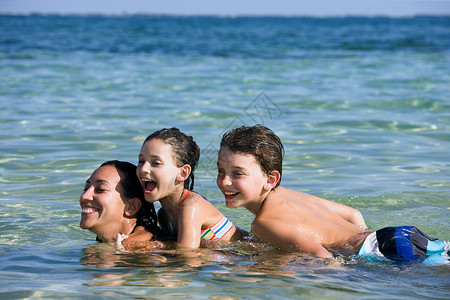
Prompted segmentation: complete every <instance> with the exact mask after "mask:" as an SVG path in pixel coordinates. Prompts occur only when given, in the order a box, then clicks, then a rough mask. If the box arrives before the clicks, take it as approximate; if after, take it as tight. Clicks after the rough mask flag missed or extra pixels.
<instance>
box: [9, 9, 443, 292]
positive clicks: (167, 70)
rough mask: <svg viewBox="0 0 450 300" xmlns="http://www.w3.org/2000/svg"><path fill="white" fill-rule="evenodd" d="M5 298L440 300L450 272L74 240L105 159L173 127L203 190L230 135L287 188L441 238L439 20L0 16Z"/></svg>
mask: <svg viewBox="0 0 450 300" xmlns="http://www.w3.org/2000/svg"><path fill="white" fill-rule="evenodd" d="M0 76H1V80H0V129H1V133H0V134H1V147H0V216H1V218H0V283H1V284H0V298H2V299H7V298H40V297H46V298H95V299H97V298H101V297H104V298H124V297H125V298H163V299H166V298H182V297H191V298H195V299H206V298H208V299H209V298H212V299H242V298H247V299H251V298H254V299H264V298H275V299H290V298H303V299H310V298H321V299H336V298H343V299H361V298H363V299H411V298H447V299H448V298H450V293H449V290H450V285H449V282H450V276H449V274H450V273H449V268H448V267H444V266H433V265H425V264H405V265H396V264H392V263H371V262H368V261H365V260H363V259H358V258H354V257H340V256H337V257H336V258H335V259H332V260H320V259H316V258H314V257H311V256H309V255H303V254H295V253H294V254H289V253H283V252H279V251H276V250H273V249H271V248H268V247H266V246H264V245H260V244H252V243H251V242H250V243H249V242H244V243H238V244H235V245H234V244H233V245H211V247H208V248H204V249H199V250H197V251H193V252H190V253H189V254H188V255H180V254H179V253H176V252H171V251H162V250H156V251H154V252H148V253H126V252H121V251H118V250H116V249H115V248H114V247H112V246H110V245H104V244H97V243H96V242H95V236H94V235H93V234H92V233H90V232H89V231H84V230H81V229H80V228H79V220H80V207H79V203H78V201H79V196H80V194H81V192H82V190H83V187H84V182H85V180H86V179H87V178H88V177H89V175H90V174H91V172H92V171H93V170H94V169H96V168H97V167H98V166H99V165H100V164H101V163H102V162H104V161H106V160H112V159H120V160H126V161H130V162H133V163H136V162H137V155H138V152H139V149H140V146H141V143H142V141H143V140H144V138H145V137H146V136H147V135H148V134H150V133H152V132H153V131H155V130H158V129H160V128H163V127H172V126H176V127H178V128H180V129H181V130H182V131H184V132H186V133H188V134H190V135H192V136H193V137H194V138H195V140H196V141H197V142H198V144H199V146H200V147H201V149H202V156H201V160H200V166H199V169H198V170H197V173H196V188H195V189H196V190H197V191H198V192H200V193H202V194H203V195H205V196H206V197H208V199H209V200H210V201H211V202H212V203H213V204H214V205H215V206H217V207H218V208H219V209H220V210H221V211H222V212H223V213H224V214H225V215H226V216H227V217H228V218H229V219H230V220H231V221H233V222H234V223H235V224H237V225H238V226H240V227H242V228H244V229H246V230H249V228H250V223H251V221H252V218H253V216H252V214H251V213H249V212H248V211H246V210H245V209H228V208H226V206H225V205H224V201H223V196H222V195H221V193H220V191H219V190H218V188H217V187H216V185H215V176H216V173H217V172H216V166H215V164H216V156H217V150H218V145H219V142H220V138H221V135H222V134H223V132H225V131H226V130H227V129H230V128H233V127H236V126H241V125H253V124H256V123H261V124H264V125H266V126H268V127H270V128H271V129H272V130H274V131H275V133H276V134H278V135H279V136H280V138H281V140H282V141H283V143H284V145H285V150H286V155H285V159H284V165H283V180H282V184H283V185H284V186H285V187H288V188H292V189H295V190H298V191H302V192H307V193H310V194H313V195H317V196H320V197H324V198H327V199H330V200H333V201H336V202H339V203H343V204H346V205H349V206H352V207H354V208H356V209H358V210H360V211H361V212H362V214H363V215H364V217H365V219H366V222H367V224H368V226H369V227H370V228H371V229H372V230H376V229H379V228H382V227H385V226H394V225H415V226H418V227H419V228H421V229H422V230H423V231H425V232H426V233H428V234H429V235H431V236H436V237H439V238H440V239H444V240H450V233H449V230H448V229H449V225H448V224H449V209H450V205H449V194H450V177H449V175H450V172H449V163H450V160H449V157H450V154H449V149H450V134H449V132H450V131H449V130H450V98H449V95H450V18H449V17H414V18H398V19H395V18H394V19H392V18H382V17H380V18H263V17H261V18H219V17H169V16H115V17H112V16H41V15H30V16H0Z"/></svg>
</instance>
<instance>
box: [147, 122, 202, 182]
mask: <svg viewBox="0 0 450 300" xmlns="http://www.w3.org/2000/svg"><path fill="white" fill-rule="evenodd" d="M153 139H160V140H161V141H163V142H164V143H166V144H169V145H170V146H171V147H172V155H173V157H174V158H175V163H176V165H177V167H178V168H179V167H182V166H184V165H189V166H191V173H190V174H189V177H188V178H187V179H186V180H185V181H184V188H185V189H188V190H193V189H194V170H195V168H197V164H198V160H199V159H200V148H199V147H198V146H197V143H196V142H195V141H194V139H193V138H192V136H188V135H186V134H184V133H183V132H181V131H180V130H179V129H178V128H175V127H172V128H163V129H161V130H158V131H156V132H153V133H152V134H150V135H149V136H148V137H147V138H146V139H145V141H144V144H145V143H146V142H148V141H150V140H153Z"/></svg>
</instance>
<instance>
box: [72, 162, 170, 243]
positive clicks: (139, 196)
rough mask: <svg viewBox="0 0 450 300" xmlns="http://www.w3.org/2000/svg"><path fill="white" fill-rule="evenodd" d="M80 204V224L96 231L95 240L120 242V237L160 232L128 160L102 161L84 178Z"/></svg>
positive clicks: (138, 238) (140, 237)
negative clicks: (84, 182)
mask: <svg viewBox="0 0 450 300" xmlns="http://www.w3.org/2000/svg"><path fill="white" fill-rule="evenodd" d="M80 206H81V221H80V227H81V228H82V229H88V230H89V231H91V232H93V233H95V234H97V240H98V241H101V242H105V243H117V244H118V245H120V244H121V241H122V239H125V240H124V241H123V242H124V244H127V242H131V241H133V242H136V241H138V242H143V241H149V240H151V239H154V238H155V237H156V235H160V232H161V231H160V229H159V227H158V225H157V217H156V212H155V208H154V206H153V204H152V203H148V202H147V201H145V199H144V195H143V191H142V187H141V184H140V182H139V180H138V178H137V177H136V166H135V165H133V164H131V163H128V162H124V161H117V160H113V161H107V162H105V163H103V164H102V165H101V166H100V167H99V168H98V169H97V170H95V171H94V172H93V173H92V175H91V176H90V177H89V179H88V180H87V181H86V186H85V188H84V192H83V194H82V195H81V196H80ZM127 237H128V238H127Z"/></svg>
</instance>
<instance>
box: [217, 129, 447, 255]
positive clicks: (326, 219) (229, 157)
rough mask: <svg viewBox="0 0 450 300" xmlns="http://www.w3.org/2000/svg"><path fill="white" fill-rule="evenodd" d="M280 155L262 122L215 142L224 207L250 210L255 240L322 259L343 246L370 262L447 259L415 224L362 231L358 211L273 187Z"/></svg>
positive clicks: (281, 150) (438, 243) (280, 147)
mask: <svg viewBox="0 0 450 300" xmlns="http://www.w3.org/2000/svg"><path fill="white" fill-rule="evenodd" d="M283 154H284V148H283V145H282V143H281V141H280V139H279V138H278V136H276V135H275V134H274V133H273V132H272V131H271V130H270V129H268V128H266V127H264V126H262V125H256V126H251V127H246V126H242V127H239V128H236V129H232V130H229V131H228V132H226V133H225V134H224V136H223V137H222V141H221V144H220V150H219V156H218V162H217V168H218V175H217V186H218V187H219V189H220V190H221V191H222V193H223V194H224V196H225V201H226V205H227V207H229V208H236V207H239V206H244V207H245V208H247V209H248V210H250V211H251V212H253V213H254V214H255V219H254V220H253V222H252V225H251V231H252V232H253V234H254V235H255V236H256V237H257V238H258V239H260V240H261V241H263V242H269V243H272V244H274V245H275V246H277V247H279V248H280V249H283V250H288V251H300V252H306V253H311V254H314V255H316V256H318V257H325V258H326V257H332V255H331V253H330V252H329V251H328V250H327V249H337V250H344V249H349V250H352V251H353V252H354V253H359V254H360V255H364V256H366V257H369V258H373V259H374V260H377V259H378V258H380V257H388V258H391V259H396V260H410V259H421V260H425V259H429V260H430V261H431V260H432V261H433V262H434V260H435V259H437V260H438V262H439V263H445V262H447V259H446V258H444V257H443V256H441V253H445V252H447V251H448V247H449V243H444V242H442V241H432V239H431V238H429V237H428V236H426V235H424V234H423V233H422V232H420V231H419V230H418V229H416V228H415V227H410V226H405V227H388V228H385V229H382V230H380V231H377V232H374V233H372V232H366V231H364V229H366V228H367V226H366V224H365V222H364V219H363V217H362V215H361V213H360V212H359V211H357V210H355V209H353V208H351V207H348V206H346V205H343V204H339V203H335V202H332V201H328V200H325V199H321V198H318V197H315V196H312V195H308V194H304V193H299V192H295V191H292V190H289V189H286V188H283V187H281V186H279V184H280V180H281V175H282V161H283ZM410 240H411V241H413V242H414V244H411V242H410ZM446 247H447V249H445V248H446ZM431 250H436V251H437V256H436V255H433V257H431V256H430V254H431V252H430V251H431Z"/></svg>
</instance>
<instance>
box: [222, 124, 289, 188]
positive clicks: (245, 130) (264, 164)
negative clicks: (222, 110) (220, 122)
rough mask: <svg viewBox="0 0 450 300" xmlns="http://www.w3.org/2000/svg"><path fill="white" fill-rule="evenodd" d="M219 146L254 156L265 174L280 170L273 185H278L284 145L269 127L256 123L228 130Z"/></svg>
mask: <svg viewBox="0 0 450 300" xmlns="http://www.w3.org/2000/svg"><path fill="white" fill-rule="evenodd" d="M220 147H226V148H227V149H229V150H230V151H231V152H235V153H242V154H250V155H252V156H254V157H255V159H256V161H257V162H258V163H259V165H260V166H261V170H262V171H263V172H264V173H265V174H266V175H270V172H271V171H274V170H275V171H278V172H280V180H279V181H278V183H277V185H276V186H275V187H277V186H278V185H280V181H281V175H282V171H283V156H284V147H283V144H282V143H281V140H280V138H279V137H278V136H277V135H276V134H275V133H274V132H273V131H272V130H270V129H269V128H267V127H265V126H263V125H260V124H258V125H254V126H241V127H238V128H235V129H231V130H228V131H227V132H225V133H224V135H223V136H222V141H221V142H220Z"/></svg>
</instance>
